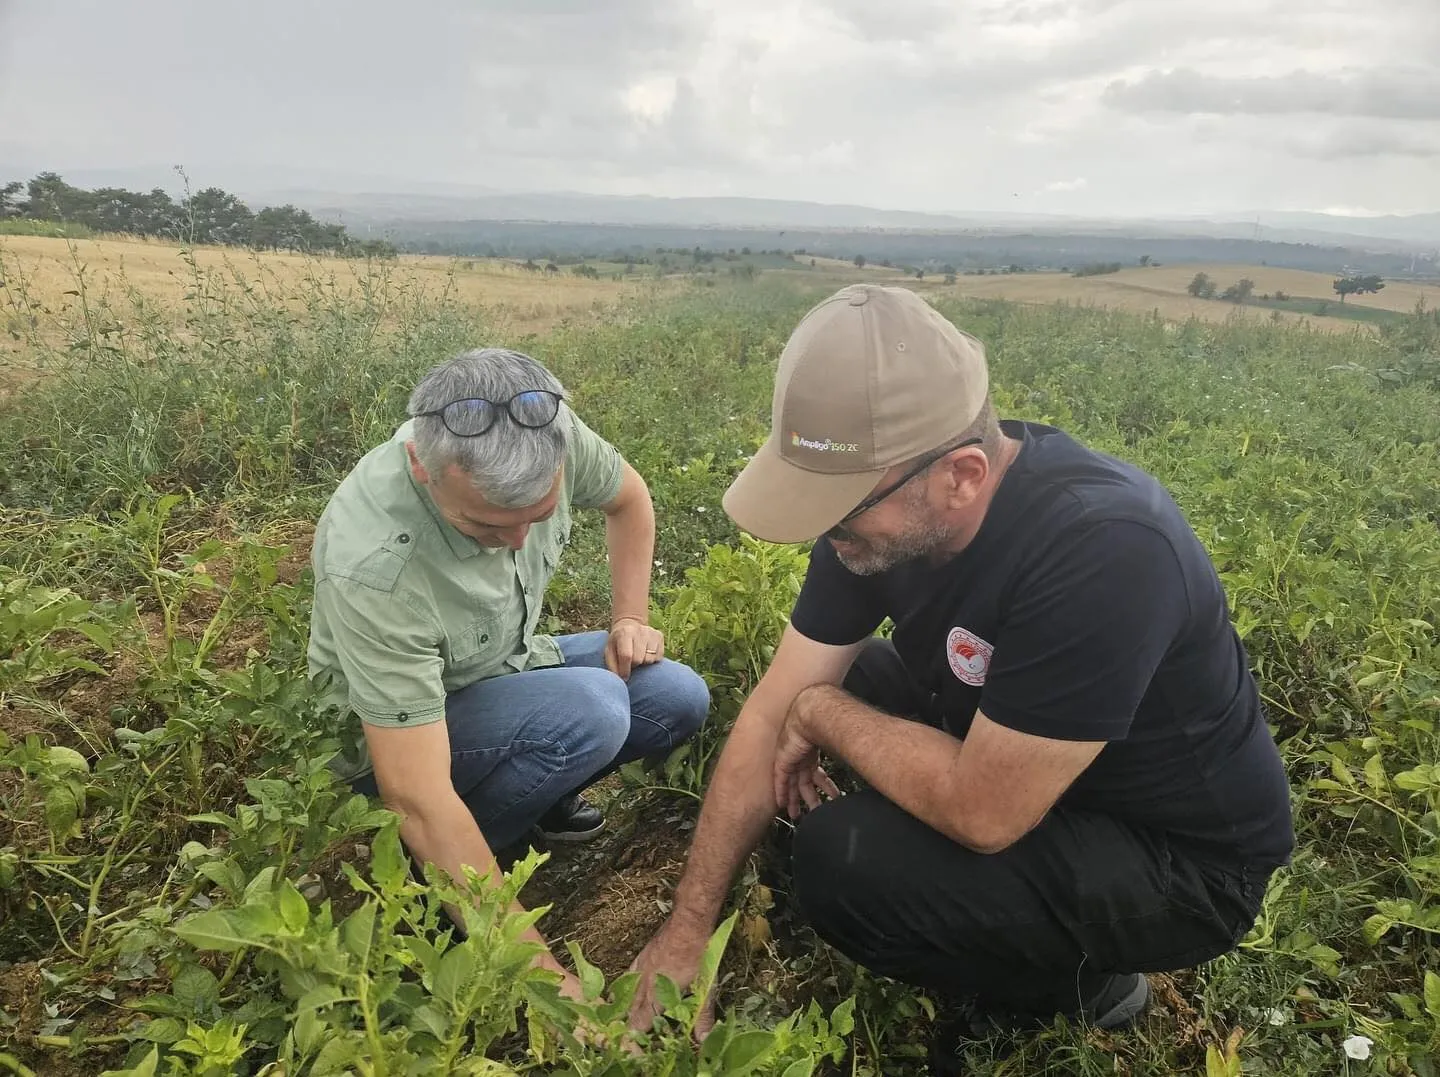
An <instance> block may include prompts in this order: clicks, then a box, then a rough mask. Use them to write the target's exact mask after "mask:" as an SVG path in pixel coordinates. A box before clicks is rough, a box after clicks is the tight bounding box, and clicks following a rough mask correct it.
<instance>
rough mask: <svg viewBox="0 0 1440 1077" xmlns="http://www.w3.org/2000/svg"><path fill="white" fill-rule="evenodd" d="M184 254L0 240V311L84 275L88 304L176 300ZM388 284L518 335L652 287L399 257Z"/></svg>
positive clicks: (140, 245)
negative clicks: (468, 305)
mask: <svg viewBox="0 0 1440 1077" xmlns="http://www.w3.org/2000/svg"><path fill="white" fill-rule="evenodd" d="M185 253H186V252H185V251H184V250H183V249H182V248H180V247H178V246H174V245H172V244H167V243H161V242H158V241H153V240H146V239H122V238H114V237H107V238H105V239H77V240H64V239H51V238H48V237H40V236H3V237H0V274H3V276H4V277H5V278H7V279H6V287H7V289H8V290H9V291H10V292H11V293H12V294H11V295H10V296H9V300H8V302H7V301H6V300H5V299H4V297H0V311H7V310H11V309H13V306H14V304H15V303H16V302H17V297H16V295H15V294H14V293H15V292H16V291H17V289H19V288H20V287H22V286H23V287H24V289H26V290H27V291H28V293H29V295H30V296H31V297H33V299H34V300H36V301H38V302H39V303H40V304H42V305H43V306H45V307H47V308H48V309H50V310H51V311H54V312H59V311H61V310H63V309H64V308H65V307H67V306H72V305H74V304H75V302H76V300H77V297H76V296H75V295H73V294H69V293H72V292H74V291H76V290H77V282H78V280H79V277H80V274H81V272H82V271H83V275H84V282H85V287H86V290H87V292H88V294H89V295H90V296H91V297H92V298H97V297H99V296H101V295H107V294H108V295H110V296H116V295H118V294H120V293H123V292H125V291H126V290H127V289H134V290H135V291H137V292H139V293H140V294H142V295H143V296H145V297H146V298H147V299H151V300H155V301H159V302H180V301H182V300H183V299H184V297H185V296H186V294H187V293H188V292H190V291H192V290H193V287H194V283H195V273H194V269H193V268H192V267H191V265H190V264H189V263H188V262H187V260H186V257H185ZM191 253H192V254H193V257H194V260H195V263H196V265H197V266H198V267H199V268H200V269H201V270H202V271H206V272H213V273H219V274H221V275H223V276H225V277H227V278H232V279H237V280H243V281H246V282H248V283H250V284H252V285H254V286H257V287H262V288H265V289H266V290H268V291H269V292H270V293H271V294H272V295H279V296H287V295H290V294H293V292H294V291H295V290H296V289H295V287H294V286H295V285H297V284H299V283H301V282H303V281H305V280H307V279H311V278H319V279H321V280H325V281H330V280H333V282H334V286H335V287H337V288H339V289H341V290H342V291H343V290H347V289H351V288H354V287H357V286H358V285H359V283H360V281H362V280H365V279H367V278H368V277H369V272H368V270H367V267H366V264H365V262H364V261H363V260H355V259H347V258H321V257H312V256H308V255H300V254H282V253H274V252H266V253H263V254H259V253H255V252H251V251H246V250H243V249H240V248H235V247H197V248H193V249H192V250H191ZM386 270H387V272H388V273H389V275H390V277H391V281H392V283H393V284H394V285H397V286H402V287H407V286H409V287H420V288H423V289H425V290H426V291H428V292H439V291H441V290H442V289H445V288H453V289H454V290H455V292H456V293H457V294H458V295H459V296H460V297H461V298H463V299H465V300H467V301H469V302H473V303H475V304H476V305H477V306H482V307H484V308H486V309H487V310H489V311H492V312H493V313H494V314H495V316H496V321H497V322H499V323H502V324H504V325H506V326H507V327H510V328H516V329H519V330H521V331H540V330H544V329H547V328H550V327H551V326H553V325H555V324H556V323H557V322H559V321H561V320H563V319H565V318H569V317H574V316H577V315H581V314H584V313H585V312H589V311H595V310H599V309H604V308H606V307H609V306H611V305H612V304H614V303H616V302H618V301H620V300H622V299H626V298H629V297H633V296H638V295H643V294H647V293H648V292H650V291H653V290H654V288H655V287H656V282H654V281H653V280H641V279H638V278H637V279H635V280H626V281H616V280H590V279H587V278H585V277H577V276H575V275H574V274H572V273H569V272H568V271H562V272H559V273H551V274H546V273H543V272H537V271H534V270H528V269H524V268H522V267H521V266H520V265H519V264H517V263H513V262H508V261H505V260H503V259H487V258H475V259H466V258H438V257H426V256H420V255H405V256H402V257H401V258H399V259H397V260H396V261H394V262H391V263H386Z"/></svg>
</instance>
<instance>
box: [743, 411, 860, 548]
mask: <svg viewBox="0 0 1440 1077" xmlns="http://www.w3.org/2000/svg"><path fill="white" fill-rule="evenodd" d="M886 470H887V469H885V468H880V469H879V470H876V471H861V472H857V473H855V474H853V475H826V474H822V473H821V472H818V471H806V470H805V469H804V468H799V467H796V466H795V465H794V464H791V463H789V462H787V461H786V460H785V459H784V458H783V457H782V456H781V455H780V451H779V449H778V447H777V446H776V444H775V439H774V437H773V436H772V437H770V438H767V439H766V441H765V444H763V445H761V446H760V451H759V452H757V453H756V454H755V455H754V456H753V457H751V459H750V462H749V463H748V464H746V465H745V469H744V470H743V471H741V472H740V474H739V475H737V476H736V477H735V481H734V482H732V483H731V484H730V488H729V489H728V490H726V491H725V496H724V497H723V498H722V499H721V503H722V504H723V505H724V507H725V512H726V514H727V515H728V516H729V517H730V519H732V520H734V521H735V525H736V526H737V527H739V528H740V529H741V530H742V531H747V532H749V533H750V534H752V535H754V536H755V537H756V538H758V539H764V540H765V541H766V542H808V541H810V540H811V539H814V538H818V537H819V536H820V535H823V534H824V533H825V532H826V531H828V530H830V528H832V527H834V526H835V525H836V524H837V523H839V522H840V521H841V519H843V518H844V516H845V514H846V513H848V512H849V511H850V510H851V509H853V508H854V507H855V506H856V505H858V504H860V502H862V501H864V500H865V498H866V497H868V496H869V495H870V493H871V492H872V491H873V490H874V489H875V486H876V484H877V483H878V482H879V481H880V477H881V476H882V475H884V474H885V472H886Z"/></svg>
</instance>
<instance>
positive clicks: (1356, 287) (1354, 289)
mask: <svg viewBox="0 0 1440 1077" xmlns="http://www.w3.org/2000/svg"><path fill="white" fill-rule="evenodd" d="M1331 286H1332V287H1333V288H1334V289H1335V294H1336V295H1338V296H1339V297H1340V302H1342V303H1343V302H1345V297H1346V296H1347V295H1367V294H1368V295H1374V294H1375V293H1377V292H1379V291H1380V289H1381V288H1383V287H1385V282H1384V281H1383V280H1381V279H1380V276H1379V274H1376V273H1370V274H1366V275H1365V276H1359V277H1337V278H1335V281H1334V282H1333V284H1332V285H1331Z"/></svg>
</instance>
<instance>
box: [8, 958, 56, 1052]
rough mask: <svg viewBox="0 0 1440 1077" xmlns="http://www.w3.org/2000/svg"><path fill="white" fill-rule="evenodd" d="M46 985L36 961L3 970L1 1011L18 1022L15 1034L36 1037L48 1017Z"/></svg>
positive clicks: (13, 1033)
mask: <svg viewBox="0 0 1440 1077" xmlns="http://www.w3.org/2000/svg"><path fill="white" fill-rule="evenodd" d="M44 991H45V983H44V981H43V980H42V979H41V977H40V966H39V965H37V964H36V963H35V962H33V961H26V962H22V963H21V964H18V965H11V966H10V967H9V968H3V969H0V1010H3V1011H4V1012H5V1013H7V1014H9V1015H10V1016H11V1017H13V1018H14V1019H15V1027H14V1028H13V1029H12V1030H11V1034H12V1035H17V1036H33V1035H35V1033H36V1031H37V1030H38V1029H39V1028H40V1023H41V1021H42V1020H43V1018H44V1016H45V1011H44V1009H43V999H44Z"/></svg>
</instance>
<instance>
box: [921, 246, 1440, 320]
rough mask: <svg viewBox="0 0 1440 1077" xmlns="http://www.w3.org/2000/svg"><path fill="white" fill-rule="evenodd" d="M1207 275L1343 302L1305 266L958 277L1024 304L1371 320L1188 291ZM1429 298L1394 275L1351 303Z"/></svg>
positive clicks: (958, 289) (962, 285)
mask: <svg viewBox="0 0 1440 1077" xmlns="http://www.w3.org/2000/svg"><path fill="white" fill-rule="evenodd" d="M1201 272H1203V273H1206V274H1208V275H1209V276H1210V278H1211V279H1212V280H1213V281H1215V283H1216V285H1217V287H1218V288H1220V289H1221V290H1223V289H1224V288H1226V287H1228V286H1229V285H1231V284H1233V283H1234V282H1236V281H1238V280H1240V279H1241V278H1249V279H1250V280H1252V281H1254V282H1255V294H1256V296H1257V297H1259V296H1261V295H1264V294H1271V295H1273V294H1275V293H1276V292H1284V293H1285V294H1287V295H1288V296H1290V297H1292V298H1296V299H1299V298H1306V299H1320V300H1328V301H1330V302H1331V303H1332V305H1333V307H1335V308H1338V307H1339V300H1338V298H1337V297H1336V296H1335V293H1334V291H1333V290H1332V288H1331V282H1332V281H1333V280H1334V276H1332V275H1330V274H1325V273H1310V272H1306V271H1304V270H1297V269H1273V268H1270V267H1268V266H1246V265H1197V264H1193V263H1187V264H1184V265H1175V266H1168V265H1167V266H1159V267H1147V268H1143V269H1142V268H1139V267H1136V268H1133V269H1122V270H1121V271H1120V272H1118V273H1110V274H1106V275H1104V276H1096V277H1072V276H1071V275H1070V274H1068V273H1017V274H1013V275H1001V276H985V277H967V276H962V277H960V278H958V280H957V281H956V283H955V285H954V286H953V289H952V288H951V287H946V288H945V291H947V292H950V291H952V290H953V292H954V293H955V294H959V295H966V296H976V297H980V298H987V299H1009V300H1013V301H1016V302H1021V303H1071V304H1074V305H1077V306H1093V307H1108V308H1110V309H1113V310H1124V311H1130V312H1132V313H1136V314H1148V313H1150V312H1152V311H1158V312H1159V313H1160V315H1161V316H1162V317H1165V318H1172V319H1177V320H1182V319H1187V318H1192V317H1193V318H1200V319H1203V320H1206V321H1224V320H1226V319H1227V318H1231V317H1234V316H1235V315H1236V314H1237V313H1243V314H1244V315H1245V316H1248V317H1252V318H1271V317H1273V316H1277V315H1278V317H1280V318H1281V319H1283V320H1285V321H1299V320H1301V319H1304V320H1305V321H1308V322H1310V323H1311V324H1313V325H1315V326H1316V327H1319V328H1324V329H1330V330H1333V331H1336V332H1351V331H1353V330H1354V329H1355V328H1356V327H1357V326H1358V325H1362V324H1364V323H1362V322H1357V321H1354V320H1351V319H1348V318H1342V317H1333V316H1319V315H1315V314H1298V313H1295V312H1292V311H1285V310H1279V311H1277V310H1273V309H1271V308H1267V307H1263V306H1249V305H1247V306H1246V307H1244V308H1243V309H1242V308H1239V307H1237V306H1236V304H1234V303H1230V302H1227V301H1225V300H1221V299H1197V298H1195V297H1194V296H1191V295H1190V294H1188V293H1187V292H1186V290H1185V289H1186V286H1187V285H1188V284H1189V283H1190V281H1191V280H1192V279H1193V278H1194V276H1195V274H1196V273H1201ZM1422 298H1423V299H1424V301H1425V304H1426V307H1427V308H1429V309H1433V308H1434V307H1435V304H1436V302H1437V300H1440V287H1437V286H1434V285H1430V286H1426V285H1422V284H1409V283H1397V282H1394V281H1389V282H1387V283H1386V285H1385V289H1384V291H1382V292H1380V293H1379V294H1378V295H1365V296H1351V297H1350V298H1349V299H1348V300H1346V304H1347V305H1351V304H1353V305H1354V306H1356V307H1363V308H1369V309H1374V310H1389V311H1395V312H1399V313H1409V312H1411V311H1413V310H1414V309H1415V305H1416V303H1417V302H1418V301H1420V300H1421V299H1422Z"/></svg>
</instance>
